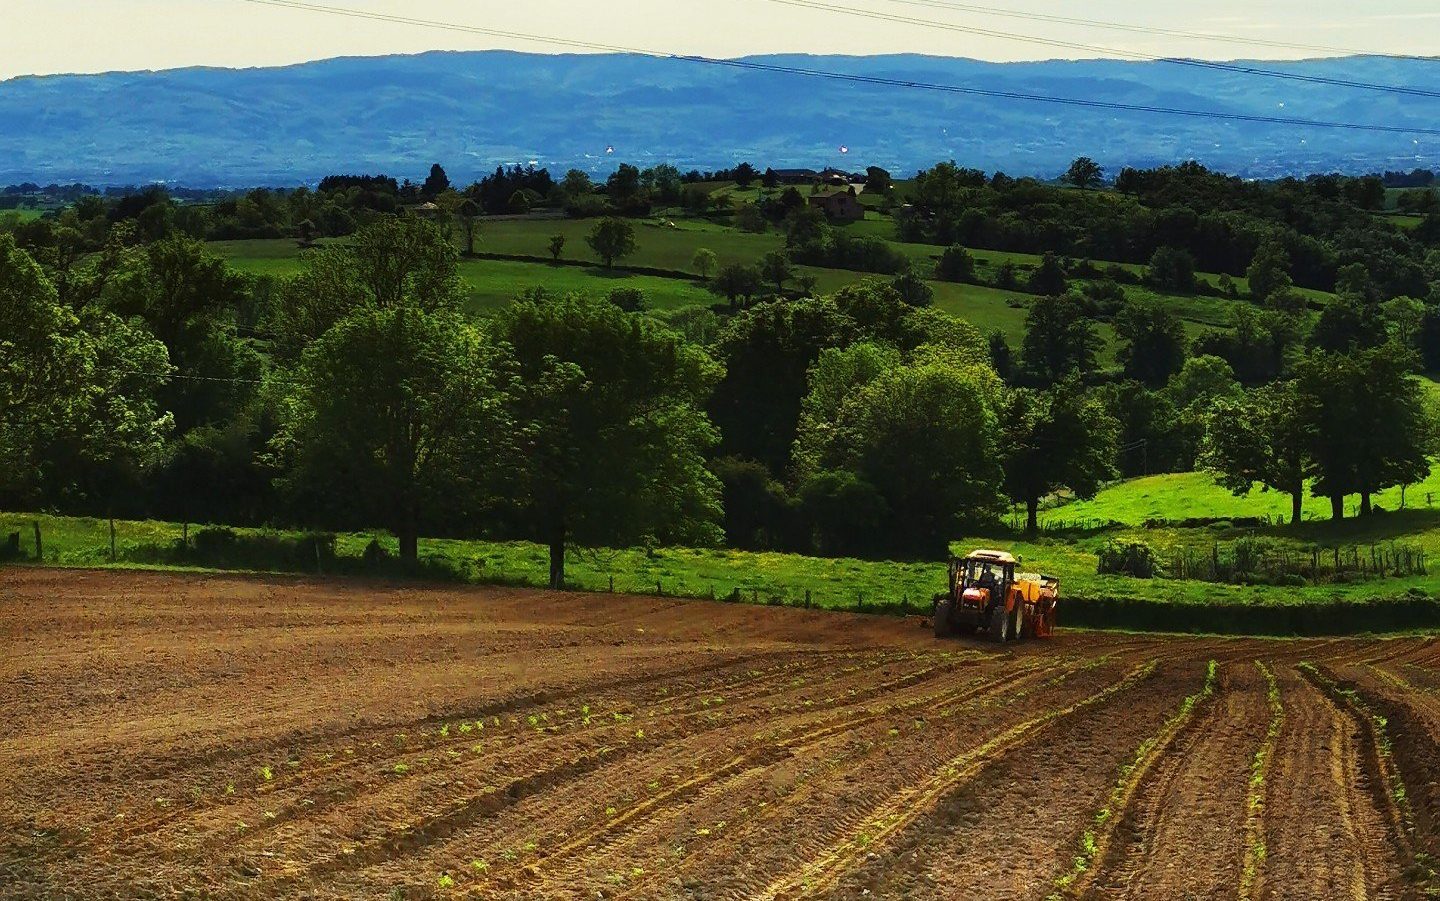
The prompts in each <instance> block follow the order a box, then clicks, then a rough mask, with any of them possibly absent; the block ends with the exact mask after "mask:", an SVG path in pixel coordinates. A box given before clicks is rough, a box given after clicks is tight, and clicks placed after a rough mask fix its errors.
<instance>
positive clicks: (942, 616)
mask: <svg viewBox="0 0 1440 901" xmlns="http://www.w3.org/2000/svg"><path fill="white" fill-rule="evenodd" d="M954 609H955V602H954V601H952V600H951V599H950V598H945V599H944V600H942V601H941V602H940V603H938V604H936V605H935V615H934V616H933V617H932V618H931V624H932V625H933V626H934V627H935V637H936V638H949V637H950V636H951V634H952V633H953V632H954V631H955V626H954V624H953V623H952V622H951V621H950V614H951V612H952V611H953V610H954Z"/></svg>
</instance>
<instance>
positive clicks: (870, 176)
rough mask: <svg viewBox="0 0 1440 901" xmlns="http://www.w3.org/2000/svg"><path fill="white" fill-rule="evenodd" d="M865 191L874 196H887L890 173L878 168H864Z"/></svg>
mask: <svg viewBox="0 0 1440 901" xmlns="http://www.w3.org/2000/svg"><path fill="white" fill-rule="evenodd" d="M865 190H867V191H870V192H872V193H875V194H889V193H890V173H889V172H888V171H886V170H884V169H881V168H880V167H879V166H866V167H865Z"/></svg>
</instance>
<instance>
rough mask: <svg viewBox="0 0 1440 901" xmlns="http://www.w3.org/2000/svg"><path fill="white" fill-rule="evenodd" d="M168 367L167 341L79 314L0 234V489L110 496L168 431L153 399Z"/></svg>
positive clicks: (27, 494) (98, 315) (34, 496)
mask: <svg viewBox="0 0 1440 901" xmlns="http://www.w3.org/2000/svg"><path fill="white" fill-rule="evenodd" d="M170 372H171V367H170V364H169V360H168V357H167V354H166V350H165V345H163V344H162V343H160V342H159V341H157V340H156V339H155V338H154V337H153V336H152V335H151V334H150V333H149V332H148V331H147V330H146V329H145V328H144V327H143V326H141V325H139V324H138V323H134V322H127V321H124V320H122V319H120V318H119V317H117V316H115V315H113V314H110V313H108V312H104V311H100V310H87V311H84V312H83V313H82V314H79V315H77V314H76V313H75V312H74V311H72V310H70V309H69V308H68V307H66V306H64V305H63V304H61V303H60V300H59V295H58V293H57V292H56V290H55V286H54V285H53V284H52V283H51V282H50V280H49V279H48V278H47V277H46V275H45V273H44V272H43V271H42V270H41V268H40V266H39V265H38V264H37V263H36V262H35V260H34V259H33V258H32V257H31V256H30V255H29V254H28V253H26V252H25V251H24V250H21V249H20V248H19V247H17V246H16V244H15V242H14V240H13V239H12V238H11V237H10V236H9V235H5V234H0V458H3V459H4V460H5V465H4V466H3V467H0V495H3V496H4V497H5V498H8V499H9V500H10V501H11V502H14V503H17V504H30V503H34V502H36V501H37V500H38V499H39V496H40V494H41V493H42V492H43V493H45V494H46V495H47V496H49V497H51V498H59V499H65V500H68V501H72V502H74V501H107V502H108V501H109V500H111V498H110V497H109V496H108V491H107V484H108V485H110V486H113V485H114V484H116V481H115V479H114V478H113V477H114V476H118V475H122V474H124V471H127V470H128V471H133V470H136V469H138V468H140V467H143V466H144V465H146V464H147V463H148V462H150V461H152V460H153V459H154V458H155V456H156V455H157V454H158V452H159V450H160V447H161V444H162V441H163V439H164V437H165V435H166V434H167V433H168V432H169V430H170V427H171V424H172V420H171V417H170V416H169V414H167V413H165V412H163V410H162V408H161V407H160V405H159V403H158V402H157V400H156V395H157V393H158V392H159V389H160V387H161V386H162V385H163V384H164V382H165V380H166V379H167V378H168V377H169V375H170ZM107 473H108V474H109V475H110V476H111V477H112V478H105V474H107Z"/></svg>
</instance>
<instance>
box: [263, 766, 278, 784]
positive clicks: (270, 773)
mask: <svg viewBox="0 0 1440 901" xmlns="http://www.w3.org/2000/svg"><path fill="white" fill-rule="evenodd" d="M260 778H261V779H264V780H265V781H266V782H269V781H270V780H271V779H274V778H275V771H274V770H272V769H270V767H268V766H262V767H261V768H260Z"/></svg>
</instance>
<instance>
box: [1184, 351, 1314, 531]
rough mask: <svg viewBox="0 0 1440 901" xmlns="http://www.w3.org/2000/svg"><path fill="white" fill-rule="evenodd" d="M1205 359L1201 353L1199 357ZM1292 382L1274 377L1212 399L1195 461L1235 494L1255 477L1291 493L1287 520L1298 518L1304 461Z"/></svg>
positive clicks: (1303, 431)
mask: <svg viewBox="0 0 1440 901" xmlns="http://www.w3.org/2000/svg"><path fill="white" fill-rule="evenodd" d="M1199 359H1204V358H1199ZM1299 400H1300V398H1299V395H1298V393H1297V392H1296V387H1295V384H1294V383H1293V382H1274V383H1272V384H1269V385H1262V386H1261V387H1259V388H1255V389H1253V390H1251V391H1247V392H1245V393H1243V394H1238V395H1237V394H1231V395H1228V396H1224V397H1220V398H1218V399H1217V400H1215V401H1214V402H1213V405H1212V406H1211V408H1210V412H1209V414H1208V416H1207V417H1206V425H1205V438H1204V442H1203V444H1202V446H1201V451H1200V458H1199V461H1198V462H1199V464H1200V466H1202V467H1203V468H1205V469H1207V470H1209V471H1210V472H1211V473H1213V474H1214V476H1215V481H1216V483H1217V484H1219V485H1220V486H1221V487H1224V488H1228V489H1229V490H1230V491H1232V492H1234V493H1235V494H1236V495H1245V494H1249V493H1250V489H1251V488H1252V487H1254V485H1255V484H1256V483H1257V482H1258V483H1259V484H1260V485H1261V487H1262V488H1263V489H1264V490H1266V491H1270V490H1274V491H1279V492H1282V493H1284V494H1288V495H1290V522H1291V523H1292V524H1296V523H1299V522H1300V514H1301V508H1302V505H1303V503H1304V498H1305V475H1306V467H1307V464H1308V463H1309V457H1308V444H1309V439H1308V435H1307V433H1306V427H1305V422H1304V419H1303V417H1302V415H1301V408H1300V403H1299Z"/></svg>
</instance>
